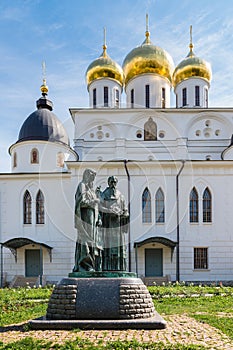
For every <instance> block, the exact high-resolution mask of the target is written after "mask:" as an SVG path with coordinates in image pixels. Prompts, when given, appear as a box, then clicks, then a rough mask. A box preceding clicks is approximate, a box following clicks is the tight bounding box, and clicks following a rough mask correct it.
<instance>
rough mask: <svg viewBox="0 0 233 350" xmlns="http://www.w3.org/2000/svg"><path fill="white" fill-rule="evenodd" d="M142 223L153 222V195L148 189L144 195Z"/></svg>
mask: <svg viewBox="0 0 233 350" xmlns="http://www.w3.org/2000/svg"><path fill="white" fill-rule="evenodd" d="M142 222H151V195H150V191H149V190H148V188H145V190H144V192H143V194H142Z"/></svg>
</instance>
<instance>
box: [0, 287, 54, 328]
mask: <svg viewBox="0 0 233 350" xmlns="http://www.w3.org/2000/svg"><path fill="white" fill-rule="evenodd" d="M51 293H52V288H51V287H48V288H17V289H8V288H6V289H0V326H6V325H9V324H16V323H20V322H23V321H27V320H29V319H32V318H36V317H39V316H41V315H44V314H45V313H46V309H47V304H48V300H49V297H50V295H51Z"/></svg>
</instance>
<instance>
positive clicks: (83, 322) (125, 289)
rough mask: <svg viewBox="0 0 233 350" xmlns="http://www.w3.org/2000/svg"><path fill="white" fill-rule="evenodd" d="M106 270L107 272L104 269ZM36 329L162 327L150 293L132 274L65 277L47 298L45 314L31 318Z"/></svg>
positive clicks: (164, 324) (162, 321)
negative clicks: (44, 315) (38, 318)
mask: <svg viewBox="0 0 233 350" xmlns="http://www.w3.org/2000/svg"><path fill="white" fill-rule="evenodd" d="M108 274H109V273H108ZM31 326H32V328H34V329H35V328H37V329H58V328H62V329H71V328H82V329H126V328H134V329H135V328H136V329H137V328H144V329H162V328H165V327H166V323H165V321H164V320H163V319H162V317H161V316H160V315H159V314H158V313H157V312H156V311H155V308H154V304H153V301H152V298H151V296H150V293H149V291H148V289H147V288H146V286H145V285H144V284H143V282H142V280H141V279H139V278H136V277H128V278H127V277H115V278H111V277H108V278H105V277H99V278H96V277H91V278H90V277H89V278H85V277H80V278H77V277H69V278H64V279H62V280H61V282H60V283H59V285H57V286H56V287H55V288H54V291H53V293H52V295H51V298H50V300H49V304H48V309H47V314H46V318H43V319H41V320H34V321H31Z"/></svg>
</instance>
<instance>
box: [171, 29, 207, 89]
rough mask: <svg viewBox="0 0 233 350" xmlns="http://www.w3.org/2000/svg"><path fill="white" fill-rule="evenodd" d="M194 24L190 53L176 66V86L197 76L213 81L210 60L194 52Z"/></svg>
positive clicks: (174, 75)
mask: <svg viewBox="0 0 233 350" xmlns="http://www.w3.org/2000/svg"><path fill="white" fill-rule="evenodd" d="M191 33H192V26H191V27H190V44H189V49H190V51H189V53H188V55H187V56H186V57H185V59H184V60H183V61H181V62H180V63H179V64H178V66H177V67H176V68H175V70H174V73H173V85H174V87H176V86H177V85H178V84H179V83H180V82H181V81H183V80H186V79H189V78H192V77H196V78H202V79H205V80H206V81H207V82H208V83H209V82H210V81H211V77H212V71H211V65H210V63H209V62H207V61H205V60H203V59H202V58H200V57H197V56H196V55H195V54H194V52H193V43H192V34H191Z"/></svg>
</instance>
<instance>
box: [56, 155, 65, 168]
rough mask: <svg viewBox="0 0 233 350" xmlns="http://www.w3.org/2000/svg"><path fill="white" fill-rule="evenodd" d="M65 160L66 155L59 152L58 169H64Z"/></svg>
mask: <svg viewBox="0 0 233 350" xmlns="http://www.w3.org/2000/svg"><path fill="white" fill-rule="evenodd" d="M64 160H65V156H64V153H63V152H58V153H57V167H59V168H63V167H64Z"/></svg>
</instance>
